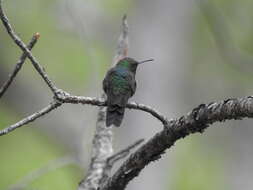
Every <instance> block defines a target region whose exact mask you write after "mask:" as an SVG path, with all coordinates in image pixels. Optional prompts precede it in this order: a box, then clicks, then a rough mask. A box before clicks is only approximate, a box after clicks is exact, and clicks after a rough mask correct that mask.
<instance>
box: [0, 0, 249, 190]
mask: <svg viewBox="0 0 253 190" xmlns="http://www.w3.org/2000/svg"><path fill="white" fill-rule="evenodd" d="M3 6H4V8H5V10H6V13H7V15H8V17H9V19H10V21H11V23H12V25H13V26H14V28H15V31H16V32H17V33H18V35H19V36H20V37H21V38H22V39H23V41H24V42H26V43H27V42H28V41H29V40H30V38H31V37H32V35H33V34H34V33H35V32H39V33H40V34H41V38H40V39H39V41H38V43H37V44H36V46H35V47H34V49H33V50H32V52H33V54H34V55H35V56H36V58H37V59H38V60H39V62H40V63H41V65H42V66H43V67H44V68H45V70H46V72H47V73H48V75H49V76H50V77H51V79H52V80H53V81H54V82H55V84H57V86H58V87H59V88H62V89H64V90H66V91H68V92H71V93H72V94H75V95H86V96H94V97H95V96H99V94H100V92H101V81H102V79H103V77H104V74H105V72H106V70H107V69H108V68H109V67H110V64H111V61H112V58H113V55H114V49H115V47H116V43H117V38H118V35H119V33H120V22H121V17H122V15H123V14H124V13H127V14H128V16H129V19H128V21H129V26H130V56H133V57H135V58H138V59H142V58H150V57H151V58H154V59H155V60H156V63H157V64H155V66H153V65H149V66H147V67H146V68H143V69H142V70H141V72H140V74H139V76H138V77H139V78H138V80H139V81H140V82H139V83H138V92H137V94H136V97H135V100H136V101H138V102H143V103H147V104H150V105H152V106H155V107H156V108H158V109H159V110H161V111H162V112H163V113H165V114H167V115H168V117H169V118H172V117H177V116H181V115H182V114H185V113H187V111H189V110H191V109H192V108H193V107H194V106H197V105H198V104H200V103H208V102H211V101H216V100H222V99H224V98H228V97H240V96H247V95H251V94H252V90H251V88H250V87H251V81H252V79H253V78H252V75H251V70H252V69H253V65H252V61H253V58H252V53H253V45H252V44H253V43H252V42H253V41H252V40H253V22H252V19H253V13H252V11H251V9H252V6H253V2H252V1H251V0H244V1H236V0H215V1H211V0H209V1H207V0H205V1H204V0H203V1H201V0H198V1H193V0H190V1H189V0H178V1H164V0H158V1H156V2H153V1H151V0H146V1H145V0H138V1H123V0H107V1H98V0H73V1H71V0H32V1H31V0H22V1H18V0H8V1H4V2H3ZM20 55H21V51H20V50H19V48H18V47H16V45H14V43H13V42H12V41H11V39H10V37H9V36H8V35H7V33H6V31H5V30H4V28H3V26H2V25H1V26H0V84H2V83H3V82H4V81H5V80H6V78H7V76H8V74H9V73H10V71H11V70H12V69H13V67H14V64H15V63H16V62H17V60H18V58H19V56H20ZM154 83H155V84H156V85H155V86H154ZM150 89H153V90H152V92H150ZM51 98H52V94H50V91H49V89H48V88H47V87H46V85H45V84H44V83H43V81H42V80H41V78H40V76H39V75H38V74H37V73H36V71H35V70H34V69H33V67H32V65H31V64H30V62H29V61H26V63H25V64H24V66H23V68H22V70H21V72H20V73H19V75H18V77H17V78H16V79H15V82H14V83H13V84H12V86H11V87H10V89H9V90H8V91H7V93H6V94H5V95H4V97H3V98H2V99H1V100H0V128H1V129H3V128H5V127H6V126H8V125H10V124H13V123H15V122H17V121H19V120H20V119H21V118H23V117H24V116H26V115H29V113H33V112H34V111H37V110H38V109H41V108H42V107H43V106H46V105H47V104H48V103H49V102H50V100H51ZM96 111H97V110H96V108H95V107H87V106H80V105H66V106H63V107H61V108H59V109H57V110H56V111H55V112H53V113H52V114H50V115H47V116H45V117H43V118H42V119H39V120H38V121H37V120H36V121H35V122H33V123H31V124H29V125H28V126H27V127H22V128H21V129H17V130H15V131H14V132H12V133H10V134H8V135H5V136H2V137H0V150H1V153H0V189H3V190H4V189H15V188H16V189H26V190H33V189H36V190H50V189H62V190H64V189H66V190H67V189H76V188H77V185H78V183H79V181H80V180H81V179H82V178H83V176H84V175H85V171H86V169H87V165H88V163H89V158H90V147H91V139H92V134H93V131H94V127H95V121H96ZM147 117H148V116H147V115H145V114H144V113H139V112H138V113H137V112H134V113H133V112H128V113H127V114H126V118H125V120H126V121H124V124H123V125H124V126H122V128H120V129H118V130H116V131H115V149H120V148H122V147H125V146H127V145H129V144H130V143H131V142H133V141H134V140H132V139H131V142H130V140H129V138H128V137H129V135H127V134H130V136H131V137H132V138H133V139H137V138H142V137H143V136H144V137H145V138H146V139H148V138H150V137H151V136H152V135H153V134H154V133H155V132H156V131H159V127H160V126H159V127H155V125H159V124H158V122H157V121H153V119H152V118H150V117H148V118H147ZM127 118H132V119H127ZM149 121H150V122H149ZM217 125H219V126H221V125H222V126H224V125H225V126H224V127H222V128H220V127H219V128H217V127H212V128H211V129H208V130H207V132H206V133H205V134H204V135H192V136H191V137H187V138H186V139H184V140H181V141H180V142H178V143H176V146H174V147H173V148H172V149H171V150H169V151H167V154H166V155H165V156H164V158H163V159H162V161H159V162H157V163H155V164H152V166H148V167H147V169H146V168H145V169H144V170H143V172H142V174H141V176H140V178H139V179H138V180H135V181H134V182H131V184H130V185H129V187H128V189H143V188H144V187H145V189H154V187H156V188H157V189H174V190H186V189H187V190H200V189H205V190H209V189H210V190H211V189H216V190H219V189H220V190H224V189H230V190H231V189H238V188H239V187H242V185H243V189H252V186H253V182H251V178H252V176H253V173H252V171H253V170H251V169H253V168H252V166H250V165H251V164H250V161H251V159H250V157H251V156H253V152H252V150H251V145H252V143H253V142H252V140H251V134H252V133H253V129H252V127H251V125H252V122H251V121H250V120H247V121H242V122H228V123H226V124H223V123H222V124H217ZM137 126H138V129H137ZM139 126H140V127H139ZM141 126H145V127H146V128H145V129H144V128H143V127H141ZM251 158H252V157H251ZM153 168H155V170H153ZM165 168H166V169H165ZM152 171H153V172H152ZM161 176H162V177H161Z"/></svg>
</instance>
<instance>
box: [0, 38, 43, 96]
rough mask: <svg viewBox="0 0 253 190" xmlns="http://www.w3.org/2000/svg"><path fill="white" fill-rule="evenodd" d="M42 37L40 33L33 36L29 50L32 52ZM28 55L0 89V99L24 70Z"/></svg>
mask: <svg viewBox="0 0 253 190" xmlns="http://www.w3.org/2000/svg"><path fill="white" fill-rule="evenodd" d="M39 37H40V35H39V33H36V34H34V35H33V37H32V39H31V41H30V42H29V44H28V45H27V48H28V49H29V50H31V49H32V48H33V46H34V45H35V44H36V42H37V40H38V39H39ZM26 57H27V56H26V53H23V54H22V55H21V56H20V58H19V60H18V62H17V64H16V66H15V67H14V69H13V71H12V73H11V74H10V75H9V78H8V80H7V81H6V82H5V83H4V84H3V86H2V87H1V88H0V98H1V97H2V96H3V95H4V93H5V92H6V90H7V89H8V88H9V86H10V85H11V83H12V81H13V80H14V78H15V77H16V76H17V74H18V72H19V71H20V69H21V68H22V66H23V64H24V62H25V60H26Z"/></svg>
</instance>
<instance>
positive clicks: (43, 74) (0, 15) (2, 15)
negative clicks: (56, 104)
mask: <svg viewBox="0 0 253 190" xmlns="http://www.w3.org/2000/svg"><path fill="white" fill-rule="evenodd" d="M0 19H1V20H2V22H3V25H4V27H5V29H6V31H7V32H8V34H9V35H10V37H11V38H12V40H13V41H14V42H15V44H17V46H19V47H20V49H21V50H22V51H23V52H24V53H26V55H27V57H28V58H29V59H30V61H31V62H32V64H33V66H34V68H35V69H36V70H37V71H38V73H39V74H40V76H41V77H42V78H43V79H44V81H45V82H46V84H47V85H48V87H49V88H50V89H51V91H52V92H53V93H54V94H55V95H57V90H58V89H57V88H56V87H55V85H54V84H53V82H52V81H51V80H50V79H49V77H48V75H47V74H46V72H45V71H44V69H43V67H42V66H41V65H40V64H39V62H38V61H37V60H36V59H35V57H34V56H33V55H32V53H31V51H30V50H29V49H28V48H27V47H26V45H25V44H24V42H23V41H22V40H21V39H20V38H19V37H18V36H17V34H16V33H15V32H14V30H13V29H12V26H11V25H10V23H9V20H8V18H7V16H6V15H5V13H4V11H3V8H2V0H0Z"/></svg>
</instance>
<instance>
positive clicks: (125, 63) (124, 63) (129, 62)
mask: <svg viewBox="0 0 253 190" xmlns="http://www.w3.org/2000/svg"><path fill="white" fill-rule="evenodd" d="M149 61H153V59H147V60H144V61H136V60H134V59H133V58H130V57H125V58H123V59H121V60H119V62H118V63H117V66H121V67H126V68H127V69H129V70H130V71H132V72H134V73H135V72H136V69H137V67H138V65H140V64H142V63H145V62H149Z"/></svg>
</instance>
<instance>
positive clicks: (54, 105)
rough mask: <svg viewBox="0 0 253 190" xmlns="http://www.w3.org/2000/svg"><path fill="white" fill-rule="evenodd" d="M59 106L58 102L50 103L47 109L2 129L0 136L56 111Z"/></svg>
mask: <svg viewBox="0 0 253 190" xmlns="http://www.w3.org/2000/svg"><path fill="white" fill-rule="evenodd" d="M60 105H62V104H61V103H59V102H52V103H51V104H49V105H48V106H47V107H45V108H43V109H42V110H40V111H38V112H35V113H33V114H32V115H30V116H28V117H26V118H24V119H22V120H21V121H19V122H17V123H15V124H13V125H11V126H9V127H7V128H5V129H3V130H1V131H0V136H2V135H5V134H8V133H10V132H11V131H13V130H15V129H17V128H19V127H21V126H24V125H26V124H28V123H30V122H32V121H34V120H35V119H37V118H39V117H41V116H43V115H45V114H47V113H49V112H51V111H52V110H54V109H56V108H57V107H59V106H60Z"/></svg>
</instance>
